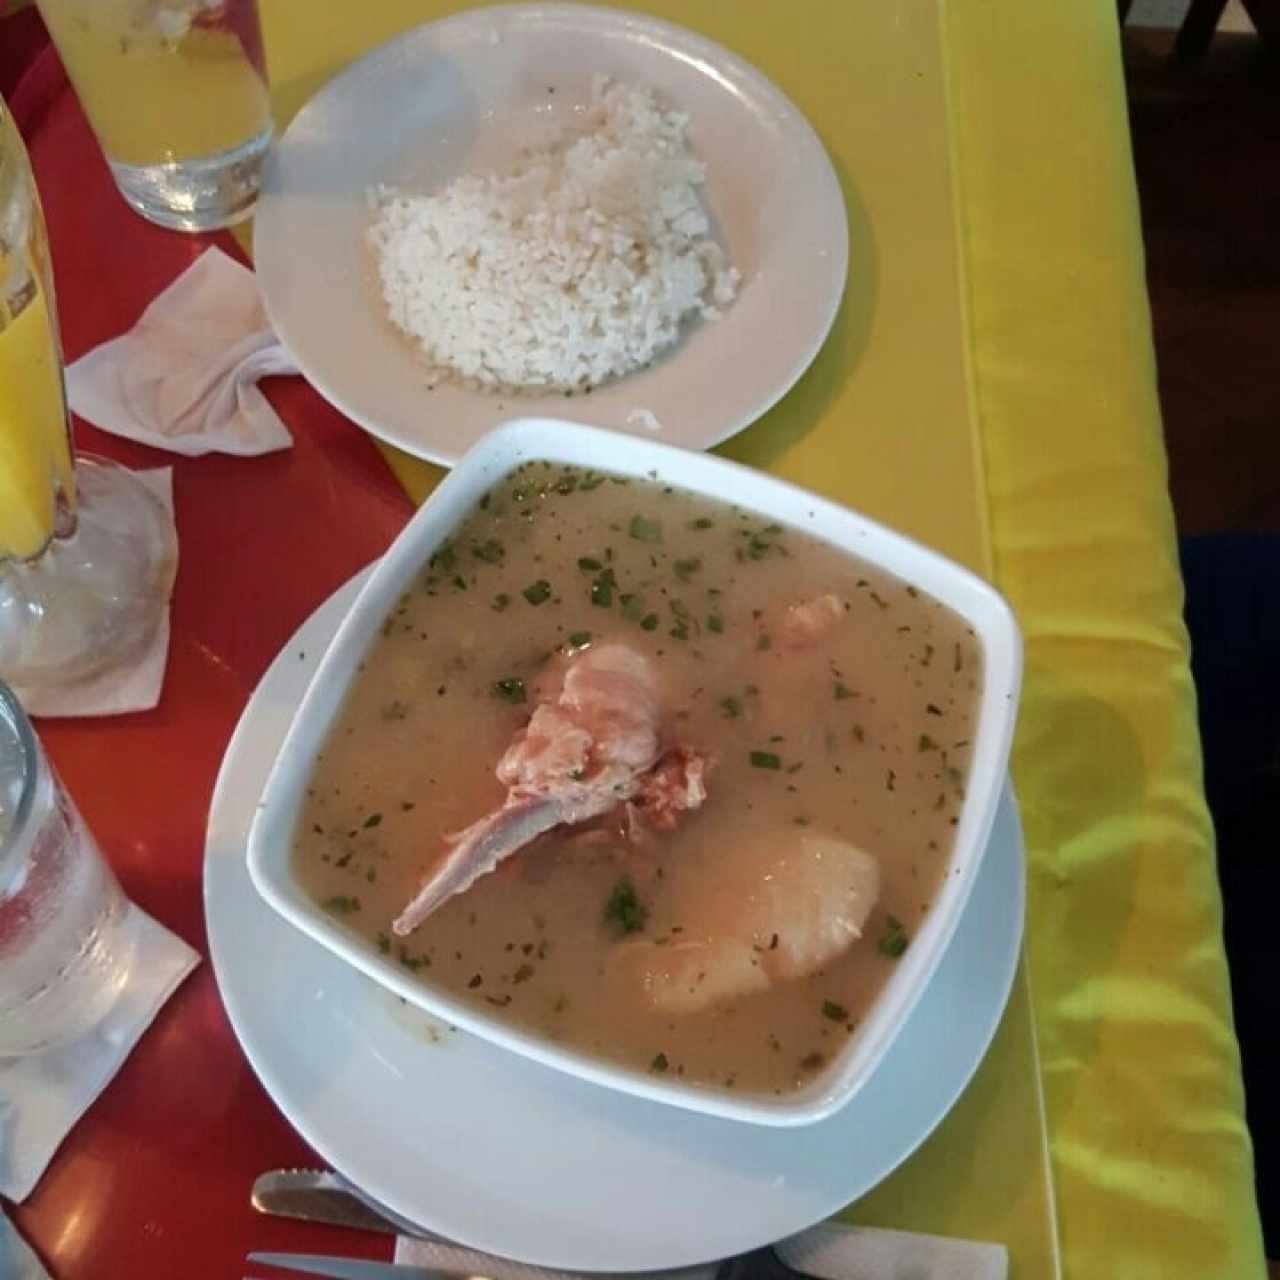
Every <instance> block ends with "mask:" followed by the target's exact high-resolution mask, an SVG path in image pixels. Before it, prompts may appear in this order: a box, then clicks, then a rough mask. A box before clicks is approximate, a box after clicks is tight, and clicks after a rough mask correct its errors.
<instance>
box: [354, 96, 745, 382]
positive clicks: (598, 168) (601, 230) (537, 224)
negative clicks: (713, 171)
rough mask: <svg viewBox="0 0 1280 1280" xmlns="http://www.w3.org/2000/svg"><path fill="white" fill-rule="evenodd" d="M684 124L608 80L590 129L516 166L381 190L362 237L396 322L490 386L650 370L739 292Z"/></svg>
mask: <svg viewBox="0 0 1280 1280" xmlns="http://www.w3.org/2000/svg"><path fill="white" fill-rule="evenodd" d="M688 126H689V120H688V117H687V116H686V115H683V114H681V113H680V112H677V111H664V110H662V108H661V107H660V106H659V105H658V103H657V102H656V100H655V98H654V94H653V92H652V91H651V90H648V89H640V88H634V87H630V86H627V85H622V84H610V83H608V82H607V81H605V80H604V79H603V77H601V78H598V79H597V81H596V83H595V84H594V85H593V91H592V102H591V105H590V107H589V108H588V110H587V111H586V113H585V118H584V127H583V128H582V129H581V130H580V131H579V130H576V129H575V130H574V132H573V133H572V134H571V135H569V136H566V137H562V138H560V139H558V140H557V142H556V143H555V144H554V145H552V146H550V147H547V148H544V149H542V150H538V151H533V152H530V153H527V154H526V156H525V157H524V158H523V159H522V161H521V162H520V164H519V165H518V166H517V167H516V168H514V169H513V170H511V171H510V172H508V173H506V174H503V175H488V176H475V175H468V176H465V177H461V178H457V179H455V180H454V181H453V182H451V183H449V184H448V186H446V187H445V188H444V189H443V190H441V191H440V192H439V193H438V194H436V195H431V196H419V195H409V194H406V193H403V192H398V191H390V190H384V191H381V192H379V193H378V195H377V198H376V212H375V217H374V221H373V224H372V226H371V228H370V230H369V240H370V243H371V244H372V246H373V249H374V252H375V254H376V256H377V262H378V273H379V277H380V279H381V284H382V296H383V298H384V299H385V301H386V305H387V309H388V312H389V314H390V317H391V320H392V322H393V323H394V324H395V325H396V326H397V327H398V328H400V329H402V330H403V331H404V332H405V333H406V334H407V335H409V336H410V337H411V338H413V339H414V340H415V341H416V342H417V343H418V344H419V345H420V346H421V348H422V350H423V352H424V353H425V354H426V357H427V359H428V361H429V362H430V363H431V364H432V365H433V366H435V367H436V368H437V369H439V370H447V371H450V372H452V373H453V374H455V375H457V376H458V377H460V378H461V379H463V380H464V381H465V382H467V383H469V384H471V385H479V386H483V387H495V388H496V387H502V388H508V389H523V390H530V391H536V390H571V389H585V388H587V387H592V386H596V385H598V384H599V383H601V382H603V381H604V380H605V379H606V378H611V377H619V376H621V375H623V374H626V373H630V372H631V371H632V370H634V369H638V368H641V367H642V366H644V365H646V364H648V363H649V362H650V361H651V360H653V358H654V357H655V356H656V355H658V354H659V353H660V352H661V351H663V350H665V349H666V348H668V347H670V346H672V345H673V344H674V343H675V342H676V341H677V340H678V338H679V336H680V328H681V324H682V322H683V321H685V320H686V319H691V318H703V319H711V318H713V317H715V316H716V315H718V314H719V311H718V308H720V307H722V306H725V305H727V304H728V303H729V302H731V301H732V300H733V298H734V295H735V294H736V292H737V286H738V273H737V272H736V271H735V270H734V269H733V268H732V267H731V266H729V265H728V263H727V261H726V259H725V255H724V253H723V251H722V250H721V248H720V246H719V245H717V244H716V243H715V241H714V240H713V239H712V238H711V236H710V230H711V227H710V222H709V220H708V218H707V214H706V211H705V210H704V209H703V207H702V204H701V201H700V200H699V196H698V189H699V187H701V186H702V184H703V181H704V179H705V167H704V166H703V165H702V164H701V163H700V162H699V161H698V160H697V159H695V158H694V156H693V154H692V153H691V152H690V150H689V145H688Z"/></svg>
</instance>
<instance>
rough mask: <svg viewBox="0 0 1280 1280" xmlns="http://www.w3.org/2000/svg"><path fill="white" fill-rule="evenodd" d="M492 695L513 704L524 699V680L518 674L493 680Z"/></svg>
mask: <svg viewBox="0 0 1280 1280" xmlns="http://www.w3.org/2000/svg"><path fill="white" fill-rule="evenodd" d="M493 693H494V697H497V698H501V699H502V700H503V702H510V703H511V704H512V705H513V706H514V705H515V704H517V703H521V702H523V701H524V700H525V692H524V681H523V680H521V679H520V677H519V676H508V677H507V678H506V679H505V680H495V681H494V682H493Z"/></svg>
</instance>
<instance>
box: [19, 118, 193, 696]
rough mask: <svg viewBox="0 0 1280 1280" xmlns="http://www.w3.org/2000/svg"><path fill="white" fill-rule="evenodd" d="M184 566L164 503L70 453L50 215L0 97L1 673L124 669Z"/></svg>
mask: <svg viewBox="0 0 1280 1280" xmlns="http://www.w3.org/2000/svg"><path fill="white" fill-rule="evenodd" d="M176 564H177V542H176V539H175V536H174V531H173V522H172V520H171V519H170V516H169V513H168V512H167V511H166V510H165V508H164V506H163V505H162V504H161V503H160V502H159V501H158V500H157V499H156V498H155V497H154V496H153V495H152V493H151V492H150V491H149V490H148V489H147V488H146V486H145V485H143V484H142V483H141V481H139V480H138V479H137V478H136V477H135V476H134V475H133V474H132V473H131V472H129V471H127V470H125V469H124V468H123V467H119V466H116V465H115V464H114V463H112V462H109V461H107V460H106V459H104V458H96V457H90V456H85V455H81V456H79V457H77V456H76V454H75V451H74V449H73V446H72V438H71V429H70V423H69V421H68V418H67V409H66V397H65V392H64V389H63V380H62V351H61V344H60V342H59V338H58V322H57V313H56V309H55V304H54V295H53V276H52V272H51V270H50V265H49V253H48V239H47V235H46V232H45V225H44V217H43V214H42V212H41V209H40V200H39V196H38V194H37V192H36V186H35V181H34V179H33V177H32V173H31V166H30V162H29V160H28V158H27V153H26V148H25V147H24V146H23V143H22V139H21V137H20V136H19V135H18V131H17V129H16V127H15V126H14V123H13V119H12V117H11V116H10V114H9V112H8V110H7V108H6V107H5V104H4V102H3V100H0V678H3V679H5V680H7V681H8V682H9V683H10V684H11V685H13V686H14V687H15V688H16V689H18V690H19V691H20V692H24V693H27V692H31V691H38V690H48V689H53V688H65V687H67V686H69V685H74V684H75V683H77V682H81V681H84V680H86V679H89V678H92V677H94V676H97V675H99V674H100V673H102V672H104V671H106V670H108V669H109V668H111V667H113V666H117V665H119V664H121V663H123V662H126V661H128V660H129V658H130V657H131V656H133V655H134V654H136V653H138V652H140V651H141V650H142V649H143V648H144V647H145V645H146V644H147V643H148V641H149V640H150V639H151V638H152V636H153V635H154V633H155V630H156V627H157V626H158V625H159V623H160V619H161V617H162V615H163V611H164V607H165V603H166V601H167V600H168V598H169V592H170V589H171V587H172V585H173V576H174V571H175V567H176Z"/></svg>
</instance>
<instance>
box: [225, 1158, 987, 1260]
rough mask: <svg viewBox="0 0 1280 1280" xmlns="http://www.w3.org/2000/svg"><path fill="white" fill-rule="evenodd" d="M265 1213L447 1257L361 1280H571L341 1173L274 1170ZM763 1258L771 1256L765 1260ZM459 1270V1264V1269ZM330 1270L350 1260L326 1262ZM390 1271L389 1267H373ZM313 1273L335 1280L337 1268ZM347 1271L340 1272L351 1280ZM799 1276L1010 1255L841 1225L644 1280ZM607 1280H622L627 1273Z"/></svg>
mask: <svg viewBox="0 0 1280 1280" xmlns="http://www.w3.org/2000/svg"><path fill="white" fill-rule="evenodd" d="M250 1199H251V1202H252V1204H253V1207H254V1208H255V1209H257V1210H258V1211H259V1212H260V1213H269V1214H274V1215H277V1216H282V1217H288V1218H299V1219H303V1220H305V1221H309V1222H324V1223H329V1224H331V1225H334V1226H344V1227H356V1228H359V1229H362V1230H371V1231H380V1232H384V1233H386V1234H388V1235H397V1234H399V1235H406V1236H412V1237H415V1238H416V1239H418V1240H423V1241H427V1242H428V1243H429V1245H435V1246H439V1248H440V1251H441V1254H442V1255H443V1256H442V1258H441V1261H440V1263H439V1264H438V1265H436V1266H434V1267H431V1268H424V1267H417V1268H416V1269H414V1268H409V1269H408V1270H404V1269H402V1270H400V1271H380V1272H372V1273H371V1272H367V1271H366V1272H364V1273H362V1274H357V1275H355V1276H354V1280H417V1278H418V1277H428V1278H429V1280H440V1277H441V1275H442V1274H444V1273H446V1272H451V1271H458V1272H461V1271H465V1272H466V1274H468V1275H472V1276H474V1275H477V1274H487V1275H489V1276H494V1277H500V1278H501V1280H563V1278H564V1277H568V1276H570V1275H571V1274H579V1275H580V1274H581V1273H569V1272H566V1271H562V1270H557V1269H553V1268H547V1267H538V1266H534V1265H532V1264H528V1263H518V1262H513V1261H512V1260H510V1259H507V1258H498V1257H492V1256H490V1255H486V1254H484V1253H482V1252H480V1251H478V1250H474V1249H470V1248H468V1247H467V1246H464V1245H457V1244H454V1242H452V1241H450V1240H447V1239H445V1238H444V1237H443V1236H439V1235H434V1234H432V1233H431V1232H428V1231H426V1230H424V1229H423V1228H422V1227H419V1226H417V1225H415V1224H414V1223H412V1222H409V1221H408V1220H407V1219H405V1218H402V1217H401V1216H400V1215H399V1214H396V1213H394V1212H393V1211H392V1210H390V1209H388V1208H386V1207H385V1206H384V1205H382V1204H380V1203H379V1202H378V1201H376V1200H374V1199H373V1198H372V1197H370V1196H368V1195H366V1194H365V1193H364V1192H363V1191H361V1190H360V1189H359V1188H358V1187H355V1186H353V1185H352V1184H351V1183H349V1182H348V1181H347V1180H346V1179H345V1178H343V1177H342V1176H341V1174H337V1173H330V1172H327V1171H323V1170H319V1169H276V1170H272V1171H271V1172H269V1173H264V1174H262V1175H261V1177H259V1178H258V1180H257V1181H256V1182H255V1183H254V1184H253V1192H252V1195H251V1197H250ZM761 1255H769V1256H768V1257H762V1256H761ZM250 1256H251V1258H253V1259H255V1260H259V1261H262V1262H264V1263H266V1262H268V1261H270V1260H271V1258H272V1257H279V1258H289V1259H291V1261H289V1262H281V1263H278V1264H274V1265H281V1266H294V1267H296V1266H297V1265H298V1264H297V1262H296V1259H297V1258H298V1257H299V1256H306V1255H294V1254H276V1255H265V1254H253V1255H250ZM455 1260H456V1263H457V1265H456V1266H455V1265H454V1263H455ZM320 1261H321V1262H322V1263H323V1264H324V1265H326V1266H328V1267H330V1268H332V1266H333V1264H334V1263H335V1262H346V1261H348V1260H345V1259H333V1258H324V1259H321V1260H320ZM735 1263H738V1264H743V1266H744V1267H745V1265H746V1264H748V1263H749V1264H750V1269H748V1270H744V1269H743V1267H740V1268H739V1269H738V1270H737V1271H734V1270H732V1268H733V1266H734V1264H735ZM369 1265H374V1266H384V1267H385V1266H387V1265H389V1264H385V1263H383V1264H369ZM766 1267H771V1268H772V1269H771V1270H769V1271H766V1270H765V1268H766ZM311 1274H313V1275H315V1274H319V1275H329V1276H333V1277H338V1276H339V1274H340V1273H338V1272H334V1271H333V1270H332V1269H330V1270H329V1271H326V1272H316V1271H313V1272H311ZM348 1274H349V1273H347V1272H342V1273H341V1277H342V1278H345V1277H347V1276H348ZM797 1274H802V1275H805V1276H811V1277H818V1278H819V1280H1007V1277H1008V1274H1009V1255H1008V1251H1007V1250H1006V1249H1005V1247H1004V1246H1003V1245H998V1244H985V1243H981V1242H978V1241H973V1240H957V1239H951V1238H948V1237H944V1236H933V1235H924V1234H922V1233H917V1232H906V1231H891V1230H886V1229H884V1228H880V1227H850V1226H847V1225H844V1224H841V1223H833V1222H820V1223H818V1224H817V1225H816V1226H813V1227H810V1228H809V1229H808V1230H806V1231H802V1232H800V1233H799V1234H798V1235H794V1236H790V1237H788V1238H787V1239H785V1240H780V1241H778V1242H777V1243H776V1244H775V1245H773V1246H772V1248H765V1249H758V1250H756V1251H755V1252H754V1253H751V1254H746V1255H743V1256H742V1257H740V1258H732V1259H729V1260H728V1261H727V1262H724V1263H721V1264H719V1269H717V1267H716V1265H715V1264H712V1265H708V1266H703V1267H687V1268H683V1269H680V1270H678V1271H666V1272H649V1273H646V1280H695V1277H696V1278H697V1280H712V1278H713V1277H714V1280H757V1278H761V1277H766V1276H772V1277H776V1280H783V1277H784V1276H790V1277H794V1276H796V1275H797ZM609 1280H625V1278H624V1277H623V1276H621V1275H615V1276H611V1277H610V1278H609Z"/></svg>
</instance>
